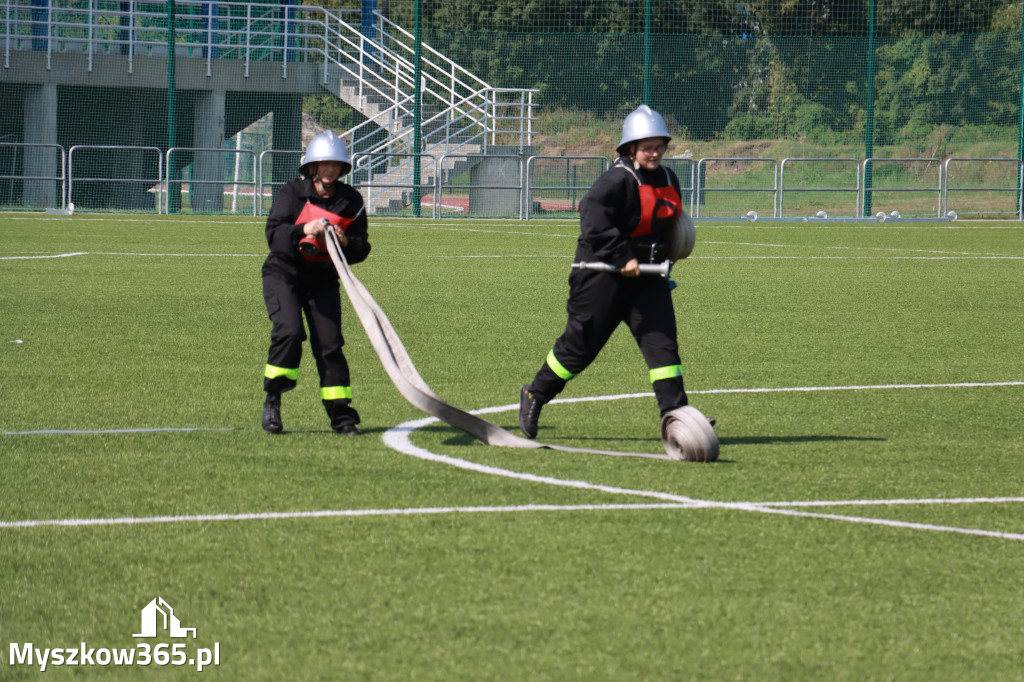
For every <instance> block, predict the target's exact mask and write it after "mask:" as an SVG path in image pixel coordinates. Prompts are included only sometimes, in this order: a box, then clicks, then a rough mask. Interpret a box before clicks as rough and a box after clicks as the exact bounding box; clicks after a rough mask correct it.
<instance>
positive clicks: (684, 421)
mask: <svg viewBox="0 0 1024 682" xmlns="http://www.w3.org/2000/svg"><path fill="white" fill-rule="evenodd" d="M326 241H327V251H328V253H329V254H330V256H331V260H332V261H333V262H334V267H335V268H336V269H337V271H338V276H339V277H340V278H341V283H342V285H343V286H344V287H345V293H346V294H347V295H348V298H349V300H350V301H351V302H352V307H353V308H354V309H355V311H356V315H357V316H358V317H359V322H360V323H361V324H362V325H363V329H365V330H366V335H367V336H368V337H369V339H370V344H371V345H372V346H373V349H374V351H376V353H377V357H378V358H380V361H381V364H382V365H383V366H384V370H385V371H386V372H387V374H388V377H389V378H390V379H391V382H392V383H393V384H394V385H395V388H397V389H398V392H399V393H401V394H402V396H403V397H405V399H406V400H408V401H409V402H410V403H411V404H412V405H413V407H416V408H417V409H419V410H422V411H423V412H425V413H427V414H428V415H430V416H431V417H436V418H437V419H440V420H441V421H443V422H445V423H446V424H449V425H451V426H454V427H455V428H457V429H459V430H460V431H464V432H466V433H468V434H469V435H471V436H473V437H474V438H477V439H478V440H481V441H483V442H484V443H486V444H488V445H499V446H503V447H511V448H522V449H530V450H537V449H549V450H559V451H562V452H585V453H594V454H601V455H616V456H625V457H645V458H650V459H671V460H676V461H714V459H715V458H717V456H718V438H717V436H715V435H714V429H712V428H711V425H710V424H708V422H707V419H706V418H705V417H704V415H702V414H701V413H700V411H698V410H697V409H696V408H694V407H692V406H690V405H687V406H685V407H681V408H679V409H677V410H673V411H672V412H669V413H668V414H666V415H665V416H664V417H663V418H662V426H661V430H662V444H663V445H664V446H665V452H666V454H665V455H656V454H651V453H642V452H618V451H613V450H591V449H587V448H571V447H567V446H564V445H547V444H544V443H538V442H537V441H534V440H529V439H527V438H523V437H521V436H517V435H515V434H514V433H510V432H509V431H506V430H505V429H503V428H501V427H500V426H498V425H497V424H493V423H491V422H489V421H487V420H486V419H481V418H480V417H478V416H476V415H474V414H470V413H469V412H465V411H463V410H460V409H459V408H457V407H454V406H453V405H449V404H448V403H447V402H445V401H444V399H442V398H441V397H440V396H438V395H437V394H436V393H434V391H433V390H432V389H431V388H430V386H428V385H427V382H426V381H424V380H423V378H422V377H421V376H420V374H419V372H417V371H416V367H415V365H413V363H412V359H411V358H410V357H409V354H408V352H407V351H406V350H405V346H404V345H403V344H402V340H401V339H400V338H398V334H397V333H396V332H395V330H394V328H393V327H392V326H391V322H390V321H389V320H388V318H387V316H386V315H385V314H384V311H383V310H382V309H381V307H380V306H379V305H378V304H377V302H376V301H375V300H374V299H373V296H371V295H370V292H369V290H367V289H366V287H365V286H363V283H362V282H360V281H359V280H358V279H357V278H356V276H355V275H354V274H352V269H351V268H350V267H349V264H348V261H347V260H346V259H345V254H344V253H343V252H342V250H341V243H340V241H339V240H338V236H337V234H336V233H335V231H334V230H333V229H328V230H326ZM698 416H699V419H698V418H697V417H698ZM698 422H702V423H703V427H706V428H703V427H702V426H700V425H698V426H694V424H695V423H698ZM694 429H696V432H695V433H691V432H692V431H694ZM708 431H710V438H709V436H708V434H707V432H708ZM711 439H713V441H714V443H713V445H712V444H711V442H710V441H711ZM712 450H713V456H712V454H711V451H712Z"/></svg>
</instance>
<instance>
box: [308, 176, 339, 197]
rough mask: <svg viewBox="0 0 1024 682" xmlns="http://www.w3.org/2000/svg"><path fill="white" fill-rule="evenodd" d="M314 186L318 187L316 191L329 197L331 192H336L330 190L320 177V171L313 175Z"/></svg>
mask: <svg viewBox="0 0 1024 682" xmlns="http://www.w3.org/2000/svg"><path fill="white" fill-rule="evenodd" d="M313 186H314V187H315V188H316V193H317V194H319V195H320V196H322V197H328V196H330V195H331V194H333V193H334V192H328V190H327V185H325V184H324V181H323V180H321V179H320V173H319V171H318V172H317V174H316V175H314V176H313ZM332 189H333V188H332Z"/></svg>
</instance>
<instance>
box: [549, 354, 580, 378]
mask: <svg viewBox="0 0 1024 682" xmlns="http://www.w3.org/2000/svg"><path fill="white" fill-rule="evenodd" d="M547 363H548V367H550V368H551V371H552V372H554V373H555V374H557V375H558V376H559V377H561V378H562V379H565V380H566V381H568V380H569V379H572V378H573V377H574V376H576V375H575V374H573V373H572V372H570V371H569V370H567V369H566V368H565V367H564V366H563V365H562V363H560V362H559V361H558V358H556V357H555V350H554V349H553V348H552V349H551V350H550V351H548V359H547Z"/></svg>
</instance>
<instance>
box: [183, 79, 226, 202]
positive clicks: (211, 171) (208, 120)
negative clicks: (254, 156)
mask: <svg viewBox="0 0 1024 682" xmlns="http://www.w3.org/2000/svg"><path fill="white" fill-rule="evenodd" d="M224 103H225V94H224V92H223V91H215V92H200V93H199V101H197V102H196V106H195V111H194V113H193V116H194V119H193V121H194V126H193V130H194V131H195V132H194V133H193V135H192V138H193V139H192V146H193V147H203V148H207V149H223V148H224ZM224 154H225V152H223V151H216V152H194V153H193V156H192V180H193V182H191V183H190V184H189V198H190V200H191V204H192V210H193V211H195V212H197V213H223V212H224V184H223V180H224ZM197 180H198V181H209V180H214V181H217V182H216V183H215V184H204V183H200V182H196V181H197Z"/></svg>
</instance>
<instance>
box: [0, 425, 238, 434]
mask: <svg viewBox="0 0 1024 682" xmlns="http://www.w3.org/2000/svg"><path fill="white" fill-rule="evenodd" d="M241 430H242V429H235V428H231V427H224V428H220V427H199V426H197V427H191V426H182V427H174V426H165V427H153V428H138V429H39V430H38V431H4V435H5V436H73V435H97V434H108V433H113V434H120V433H171V432H177V431H181V432H186V433H187V432H191V431H241Z"/></svg>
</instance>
